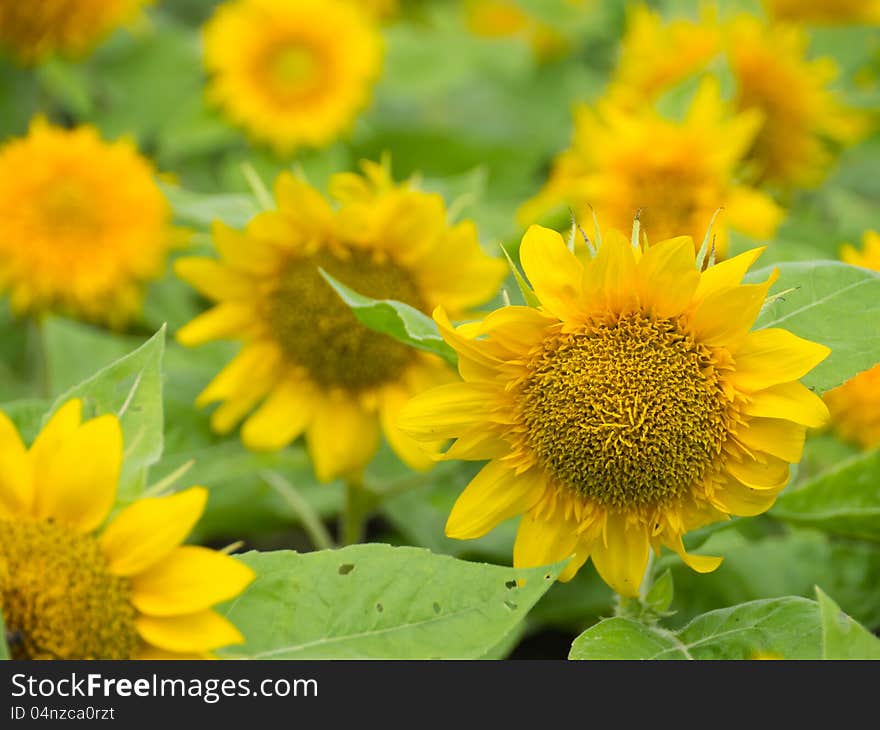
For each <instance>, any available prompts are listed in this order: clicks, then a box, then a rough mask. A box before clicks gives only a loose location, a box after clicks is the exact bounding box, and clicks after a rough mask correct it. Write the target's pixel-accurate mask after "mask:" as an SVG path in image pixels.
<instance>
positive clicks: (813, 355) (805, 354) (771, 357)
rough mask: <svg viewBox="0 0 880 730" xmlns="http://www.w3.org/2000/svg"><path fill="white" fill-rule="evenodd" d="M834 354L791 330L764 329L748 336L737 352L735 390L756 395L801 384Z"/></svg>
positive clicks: (733, 380)
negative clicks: (781, 384) (799, 382)
mask: <svg viewBox="0 0 880 730" xmlns="http://www.w3.org/2000/svg"><path fill="white" fill-rule="evenodd" d="M830 353H831V350H830V349H829V348H827V347H825V345H820V344H818V343H816V342H810V341H809V340H805V339H803V338H801V337H798V336H797V335H793V334H792V333H791V332H789V331H788V330H783V329H763V330H757V331H755V332H751V333H749V335H748V336H746V338H745V339H744V340H743V341H742V344H741V345H740V346H739V348H738V349H737V350H736V355H735V357H736V370H735V372H734V373H733V374H732V375H731V381H732V383H733V384H734V386H735V387H736V388H737V389H739V390H742V391H746V392H753V391H758V390H763V389H764V388H769V387H771V386H774V385H779V384H780V383H787V382H790V381H793V380H798V379H799V378H802V377H803V376H804V375H806V374H807V373H808V372H810V370H812V369H813V368H814V367H816V365H818V364H819V363H820V362H822V361H823V360H824V359H825V358H826V357H828V355H829V354H830Z"/></svg>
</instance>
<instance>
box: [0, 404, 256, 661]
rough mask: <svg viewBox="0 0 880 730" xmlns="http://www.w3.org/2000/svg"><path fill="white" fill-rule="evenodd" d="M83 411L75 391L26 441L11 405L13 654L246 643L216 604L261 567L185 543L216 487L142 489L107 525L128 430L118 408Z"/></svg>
mask: <svg viewBox="0 0 880 730" xmlns="http://www.w3.org/2000/svg"><path fill="white" fill-rule="evenodd" d="M81 414H82V406H81V403H80V401H79V400H71V401H69V402H67V403H66V404H65V405H64V406H62V407H61V408H59V409H58V411H57V412H56V413H55V414H54V415H53V416H52V418H51V419H50V420H49V422H48V423H47V424H46V425H45V426H44V428H43V430H42V431H41V432H40V434H39V436H37V438H36V440H35V441H34V443H33V445H32V446H31V447H30V449H27V448H25V446H24V444H22V441H21V438H20V437H19V435H18V432H17V431H16V428H15V426H14V425H13V424H12V422H11V421H10V420H9V419H8V418H7V417H6V415H5V414H3V413H0V459H2V463H3V469H2V476H0V609H2V611H3V617H4V620H5V623H6V635H7V637H9V643H10V649H11V652H12V656H13V657H14V658H16V659H135V658H157V659H159V658H166V659H174V658H187V657H190V658H198V657H201V656H208V655H207V652H210V651H212V650H214V649H218V648H220V647H222V646H226V645H229V644H240V643H243V641H244V639H243V637H242V636H241V634H240V633H239V632H238V630H237V629H236V628H235V627H234V626H233V625H232V624H230V623H229V622H228V621H227V620H226V619H224V618H223V617H221V616H220V615H219V614H218V613H216V612H215V611H213V610H212V609H211V606H213V605H214V604H215V603H218V602H220V601H225V600H227V599H229V598H232V597H233V596H236V595H238V594H239V593H240V592H241V591H242V590H244V588H245V586H247V585H248V583H250V582H251V580H253V577H254V575H253V572H252V571H251V570H250V568H248V567H246V566H245V565H243V564H242V563H240V562H238V561H237V560H235V559H234V558H232V557H229V556H227V555H224V554H223V553H219V552H215V551H213V550H209V549H207V548H203V547H197V546H186V545H184V546H181V543H182V542H183V540H184V539H185V538H186V536H187V534H188V533H189V531H190V529H192V527H193V525H195V523H196V522H197V521H198V519H199V517H200V516H201V514H202V512H203V510H204V507H205V502H206V499H207V491H206V490H205V489H204V488H203V487H192V488H190V489H187V490H185V491H182V492H179V493H177V494H174V495H171V496H168V497H159V498H144V499H139V500H137V501H136V502H134V503H132V504H131V505H130V506H128V507H126V508H124V509H122V510H121V511H120V512H119V513H118V514H116V515H115V516H114V517H113V518H112V519H111V520H110V521H109V523H108V524H106V525H105V523H106V522H107V518H108V516H109V515H110V512H111V510H112V509H113V505H114V502H115V498H116V488H117V481H118V478H119V469H120V464H121V461H122V447H123V444H122V430H121V428H120V425H119V420H118V419H117V418H116V416H114V415H104V416H99V417H97V418H93V419H91V420H88V421H85V422H82V420H81ZM102 525H105V526H104V527H103V529H101V527H102ZM99 532H100V534H99Z"/></svg>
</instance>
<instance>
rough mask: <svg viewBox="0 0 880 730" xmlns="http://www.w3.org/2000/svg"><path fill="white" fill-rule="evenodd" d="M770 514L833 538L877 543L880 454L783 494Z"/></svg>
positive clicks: (845, 464)
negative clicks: (827, 533) (854, 538)
mask: <svg viewBox="0 0 880 730" xmlns="http://www.w3.org/2000/svg"><path fill="white" fill-rule="evenodd" d="M770 514H771V515H772V516H773V517H775V518H777V519H780V520H785V521H786V522H790V523H792V524H796V525H805V526H810V527H816V528H819V529H821V530H824V531H826V532H830V533H833V534H835V535H843V536H846V537H856V538H861V539H864V540H877V541H880V450H874V451H869V452H867V453H861V454H858V455H856V456H854V457H852V458H851V459H849V460H847V461H844V462H843V463H841V464H839V465H837V466H836V467H834V468H832V469H830V470H829V471H826V472H824V473H823V474H820V475H818V476H817V477H815V478H813V479H811V480H809V481H807V482H806V483H804V484H803V485H802V486H801V487H799V488H798V489H795V490H794V491H785V492H783V493H782V495H781V496H780V497H779V499H778V500H776V504H775V505H774V506H773V509H772V510H771V511H770Z"/></svg>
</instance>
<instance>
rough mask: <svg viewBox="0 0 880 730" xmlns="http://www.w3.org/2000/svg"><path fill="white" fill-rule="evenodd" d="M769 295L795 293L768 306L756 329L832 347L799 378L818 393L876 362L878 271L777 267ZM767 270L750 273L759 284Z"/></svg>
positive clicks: (879, 342)
mask: <svg viewBox="0 0 880 730" xmlns="http://www.w3.org/2000/svg"><path fill="white" fill-rule="evenodd" d="M778 269H779V281H778V282H777V283H776V284H775V285H774V288H773V291H777V292H782V291H785V290H788V289H794V291H791V292H789V293H788V294H786V295H785V296H784V297H782V299H779V300H777V301H775V302H773V303H772V304H770V305H768V306H767V307H766V308H765V310H764V311H763V312H762V313H761V316H760V317H758V322H757V326H758V327H761V328H764V327H782V328H784V329H787V330H789V331H791V332H793V333H794V334H796V335H799V336H800V337H804V338H805V339H808V340H812V341H814V342H820V343H822V344H823V345H827V346H828V347H830V348H831V354H830V355H829V356H828V358H827V359H826V360H824V361H823V362H822V363H820V364H819V365H818V366H817V367H816V368H815V369H814V370H812V371H811V372H810V373H808V374H807V375H806V376H804V378H803V382H804V384H806V385H808V386H809V387H811V388H813V389H815V390H816V391H817V392H819V393H823V392H825V391H826V390H830V389H831V388H834V387H836V386H838V385H840V384H841V383H843V382H845V381H846V380H849V379H850V378H851V377H853V376H854V375H856V374H858V373H860V372H861V371H863V370H867V369H868V368H870V367H871V366H872V365H874V364H875V363H877V362H880V327H877V326H871V323H876V322H877V321H880V273H878V272H874V271H869V270H868V269H862V268H859V267H857V266H849V265H848V264H842V263H839V262H837V261H806V262H797V263H782V264H779V265H778ZM769 273H770V271H769V270H768V269H761V270H759V271H756V272H755V273H753V274H751V275H749V277H748V279H749V280H752V281H763V280H765V279H766V278H767V276H768V275H769Z"/></svg>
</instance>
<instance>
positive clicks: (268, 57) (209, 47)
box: [204, 0, 382, 154]
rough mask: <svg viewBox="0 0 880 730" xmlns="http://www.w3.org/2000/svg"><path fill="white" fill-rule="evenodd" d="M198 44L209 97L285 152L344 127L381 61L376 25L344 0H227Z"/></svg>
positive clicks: (322, 140)
mask: <svg viewBox="0 0 880 730" xmlns="http://www.w3.org/2000/svg"><path fill="white" fill-rule="evenodd" d="M204 43H205V64H206V66H207V68H208V71H209V72H210V73H211V74H212V78H211V81H210V83H209V88H208V95H209V97H210V99H211V100H212V101H213V102H214V103H215V104H217V105H218V106H219V107H221V108H222V109H223V110H224V111H225V112H226V114H227V115H228V116H229V118H230V119H232V120H233V121H234V122H235V123H236V124H238V125H240V126H241V127H242V128H244V129H245V130H246V131H247V132H248V133H249V134H250V135H251V136H252V137H253V138H254V139H256V140H258V141H261V142H266V143H268V144H270V145H272V146H273V147H274V148H275V149H276V150H277V151H278V152H280V153H283V154H287V153H290V152H292V151H293V150H295V149H296V148H298V147H301V146H312V147H321V146H324V145H326V144H329V143H330V142H332V141H334V140H335V139H336V138H338V137H339V136H340V135H341V134H343V133H344V132H346V131H347V129H348V128H349V127H350V126H351V124H352V122H353V120H354V117H355V115H356V114H357V113H358V111H360V110H361V109H362V108H363V107H365V106H366V105H367V102H368V101H369V98H370V92H371V89H372V85H373V83H374V81H375V80H376V78H377V76H378V75H379V70H380V67H381V63H382V38H381V36H380V35H379V31H378V29H377V28H376V27H375V25H374V23H373V22H372V21H371V20H370V19H369V17H368V15H367V14H366V13H365V12H364V10H363V9H362V8H360V7H358V4H356V3H352V2H345V0H231V1H230V2H225V3H223V4H221V5H220V6H219V7H218V8H217V10H216V11H215V14H214V16H213V17H212V18H211V19H210V20H209V21H208V23H207V25H206V26H205V28H204Z"/></svg>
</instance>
